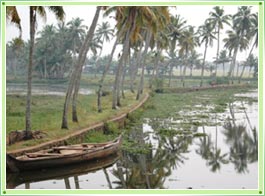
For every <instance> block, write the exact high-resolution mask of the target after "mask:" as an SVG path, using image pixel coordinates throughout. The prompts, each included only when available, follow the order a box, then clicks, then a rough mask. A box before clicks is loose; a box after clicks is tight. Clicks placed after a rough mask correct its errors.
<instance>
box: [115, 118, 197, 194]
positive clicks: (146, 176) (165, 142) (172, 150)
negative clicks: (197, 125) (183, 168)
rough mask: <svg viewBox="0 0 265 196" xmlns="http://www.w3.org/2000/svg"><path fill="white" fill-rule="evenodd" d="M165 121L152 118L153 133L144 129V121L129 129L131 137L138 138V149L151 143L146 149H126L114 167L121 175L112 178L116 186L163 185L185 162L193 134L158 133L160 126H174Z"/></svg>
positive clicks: (142, 187) (162, 186)
mask: <svg viewBox="0 0 265 196" xmlns="http://www.w3.org/2000/svg"><path fill="white" fill-rule="evenodd" d="M165 122H166V121H164V123H159V122H158V121H157V119H156V120H150V121H149V122H148V124H149V125H151V126H152V129H153V130H154V131H153V132H152V133H144V132H143V128H142V124H139V125H136V126H134V131H130V132H129V133H128V140H130V139H131V140H134V141H136V143H137V148H138V149H141V148H146V146H147V144H148V146H150V147H149V148H148V150H147V151H146V152H145V153H141V151H140V152H139V153H132V152H128V151H124V152H123V159H122V161H120V162H119V164H117V168H116V169H114V170H113V175H114V176H115V177H116V178H117V179H118V180H117V181H115V182H113V183H115V184H117V185H118V186H117V187H116V188H130V189H150V188H152V189H154V188H159V189H163V188H165V187H164V182H165V180H166V178H167V177H168V176H170V175H171V174H172V170H173V169H176V168H177V167H178V166H180V165H181V164H183V163H184V161H185V160H186V158H185V156H184V155H183V154H184V153H187V152H189V151H188V147H189V145H190V144H192V137H191V136H185V135H181V136H180V135H179V136H174V135H172V136H171V135H166V134H165V135H163V134H159V130H160V129H161V128H168V127H171V124H170V123H165ZM155 144H156V145H155Z"/></svg>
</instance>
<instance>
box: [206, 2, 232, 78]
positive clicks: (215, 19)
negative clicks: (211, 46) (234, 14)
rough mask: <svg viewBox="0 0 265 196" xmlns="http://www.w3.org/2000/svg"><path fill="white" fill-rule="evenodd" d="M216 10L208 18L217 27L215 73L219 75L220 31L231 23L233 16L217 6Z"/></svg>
mask: <svg viewBox="0 0 265 196" xmlns="http://www.w3.org/2000/svg"><path fill="white" fill-rule="evenodd" d="M213 10H214V11H212V12H210V18H209V19H208V20H209V22H210V23H211V25H212V26H213V28H215V29H216V33H217V51H216V60H217V61H216V65H215V73H216V76H217V65H218V59H219V46H220V31H221V30H222V29H223V28H224V24H227V25H230V23H229V20H230V18H231V16H230V15H225V14H224V9H223V8H220V7H219V6H216V7H214V8H213Z"/></svg>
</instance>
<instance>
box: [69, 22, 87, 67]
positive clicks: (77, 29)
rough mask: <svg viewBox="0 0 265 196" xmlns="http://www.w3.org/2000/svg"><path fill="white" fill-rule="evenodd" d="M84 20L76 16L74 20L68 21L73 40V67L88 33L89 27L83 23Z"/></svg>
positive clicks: (70, 35)
mask: <svg viewBox="0 0 265 196" xmlns="http://www.w3.org/2000/svg"><path fill="white" fill-rule="evenodd" d="M83 22H84V20H83V19H81V18H79V17H76V18H72V20H71V21H69V22H68V23H67V26H68V33H69V37H70V40H71V42H72V44H71V45H72V53H73V67H74V65H75V63H76V53H77V52H78V50H79V48H81V44H82V41H83V40H84V37H85V34H86V31H85V29H87V28H88V27H87V26H85V25H83V24H82V23H83Z"/></svg>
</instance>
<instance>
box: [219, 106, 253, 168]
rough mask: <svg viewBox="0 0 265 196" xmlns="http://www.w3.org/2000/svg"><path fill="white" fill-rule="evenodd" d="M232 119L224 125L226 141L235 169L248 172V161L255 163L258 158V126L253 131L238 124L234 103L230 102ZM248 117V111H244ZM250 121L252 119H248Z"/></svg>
mask: <svg viewBox="0 0 265 196" xmlns="http://www.w3.org/2000/svg"><path fill="white" fill-rule="evenodd" d="M229 108H230V113H231V116H232V122H231V119H229V118H228V119H227V121H226V123H225V125H224V126H223V128H224V131H223V134H224V135H225V136H226V140H225V141H226V143H227V144H228V145H229V146H230V158H229V159H230V162H231V163H233V164H234V166H235V170H236V171H237V172H238V173H245V172H248V169H247V165H248V163H253V162H256V161H257V160H258V139H257V131H256V128H255V127H254V128H252V126H251V125H250V126H249V127H250V129H251V131H250V132H249V131H247V127H246V125H244V124H239V125H237V124H236V123H235V119H234V118H233V117H234V109H233V105H232V104H229ZM244 113H245V115H246V119H249V118H248V116H247V112H246V111H244ZM248 123H250V121H249V120H248Z"/></svg>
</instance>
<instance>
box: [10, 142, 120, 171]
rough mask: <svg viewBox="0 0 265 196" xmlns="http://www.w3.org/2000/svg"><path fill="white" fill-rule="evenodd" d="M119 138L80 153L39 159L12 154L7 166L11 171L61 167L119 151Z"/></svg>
mask: <svg viewBox="0 0 265 196" xmlns="http://www.w3.org/2000/svg"><path fill="white" fill-rule="evenodd" d="M120 140H121V139H120V138H119V139H118V140H117V141H116V142H115V143H113V144H112V145H108V147H106V148H105V147H104V146H103V147H101V148H98V149H96V150H93V151H84V152H80V153H73V154H67V155H63V156H55V157H45V158H39V159H30V160H20V159H17V158H16V157H13V156H11V155H7V166H8V167H9V169H10V170H11V172H19V171H27V170H36V169H42V168H51V167H60V166H65V165H69V164H76V163H81V162H86V161H90V160H94V159H100V158H103V157H107V156H110V155H111V154H114V153H117V152H118V150H119V146H120V144H121V141H120Z"/></svg>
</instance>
